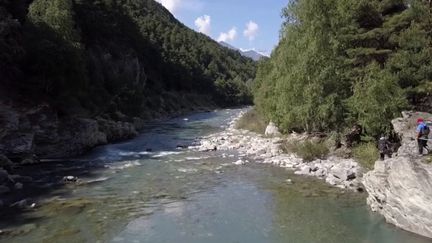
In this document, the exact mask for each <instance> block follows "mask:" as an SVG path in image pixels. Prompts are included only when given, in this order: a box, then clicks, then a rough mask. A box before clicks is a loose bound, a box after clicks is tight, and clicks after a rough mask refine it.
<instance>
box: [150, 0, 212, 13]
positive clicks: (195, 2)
mask: <svg viewBox="0 0 432 243" xmlns="http://www.w3.org/2000/svg"><path fill="white" fill-rule="evenodd" d="M156 1H157V2H159V3H161V4H162V5H163V6H164V7H165V8H166V9H168V10H169V11H170V12H171V13H172V14H174V15H175V14H176V13H177V12H179V11H180V10H190V11H195V12H198V11H201V10H202V9H203V7H204V3H203V2H201V1H200V0H156Z"/></svg>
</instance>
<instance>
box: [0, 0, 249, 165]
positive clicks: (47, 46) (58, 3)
mask: <svg viewBox="0 0 432 243" xmlns="http://www.w3.org/2000/svg"><path fill="white" fill-rule="evenodd" d="M0 22H1V23H0V24H1V25H2V26H4V28H0V50H1V52H0V67H1V69H0V75H1V77H2V79H1V80H0V95H1V96H0V123H1V124H0V125H2V127H4V128H11V130H8V129H6V130H5V131H2V132H1V133H0V140H1V142H0V154H1V153H5V154H11V153H12V154H15V153H33V152H35V153H36V154H40V155H45V156H50V155H52V154H53V151H54V149H53V146H54V144H55V146H57V145H58V146H57V147H56V150H57V151H56V153H55V156H56V157H58V156H62V155H72V154H77V153H80V152H82V151H83V150H84V149H86V148H90V147H92V146H94V145H96V144H100V143H106V142H109V141H113V140H116V139H122V138H126V137H130V136H131V135H134V134H136V131H135V128H137V129H138V128H139V125H137V124H142V122H137V121H140V120H142V119H147V118H153V117H161V116H166V115H170V114H171V115H172V114H178V113H180V112H185V111H190V110H193V109H199V108H204V107H214V106H216V105H218V106H227V105H238V104H245V103H249V102H251V94H250V91H249V87H248V86H247V85H246V82H247V81H250V80H252V79H253V78H254V75H255V69H256V65H255V63H254V62H253V61H252V60H250V59H248V58H245V57H242V56H241V55H240V54H239V53H237V52H235V51H231V50H227V49H226V48H223V47H221V46H220V45H219V44H218V43H217V42H215V41H213V40H211V39H210V38H208V37H207V36H205V35H202V34H199V33H196V32H195V31H193V30H191V29H189V28H187V27H186V26H184V25H183V24H181V23H180V22H179V21H178V20H176V19H175V18H174V16H173V15H172V14H171V13H169V11H167V10H166V9H165V8H163V7H162V5H160V4H159V3H157V2H155V1H153V0H33V1H32V0H29V1H12V0H0ZM249 83H250V82H249ZM11 114H13V115H11ZM12 116H13V117H15V118H17V117H20V118H19V119H18V118H17V119H18V120H16V119H15V118H14V119H10V118H11V117H12ZM44 117H45V118H44ZM40 119H42V120H43V119H47V120H45V121H43V122H42V120H40ZM83 119H84V120H83ZM20 121H27V122H26V123H22V124H21V123H20ZM41 122H42V123H44V124H49V125H48V127H47V128H46V129H44V128H40V131H37V129H39V128H37V127H38V123H41ZM71 129H76V131H75V135H73V133H70V130H71ZM21 133H23V136H24V135H25V137H26V138H29V139H28V140H26V139H23V142H24V143H26V144H27V145H28V146H25V148H26V149H25V150H24V151H18V152H17V151H16V150H14V146H10V145H11V144H13V143H14V142H16V141H15V140H14V139H16V137H17V136H14V134H21ZM6 138H7V139H6ZM30 138H31V139H30ZM48 138H50V139H48ZM70 139H74V141H75V142H74V143H73V144H72V145H70V146H69V147H72V148H73V149H72V151H69V150H68V149H69V148H68V146H67V145H68V143H69V144H70V143H71V141H70ZM74 144H75V145H76V146H75V145H74ZM63 145H64V146H63ZM64 150H68V151H66V152H65V151H64Z"/></svg>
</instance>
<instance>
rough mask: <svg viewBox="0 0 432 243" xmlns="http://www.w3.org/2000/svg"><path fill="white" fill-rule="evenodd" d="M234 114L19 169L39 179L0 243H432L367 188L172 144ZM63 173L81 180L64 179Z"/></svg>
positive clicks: (4, 223) (162, 125)
mask: <svg viewBox="0 0 432 243" xmlns="http://www.w3.org/2000/svg"><path fill="white" fill-rule="evenodd" d="M239 111H240V110H238V109H233V110H220V111H215V112H207V113H199V114H194V115H189V116H185V117H180V118H176V119H172V120H168V121H165V122H158V123H154V124H149V126H148V127H147V129H146V130H145V131H144V132H143V134H142V135H141V136H139V137H137V138H135V139H133V140H130V141H127V142H124V143H119V144H112V145H107V146H101V147H99V148H96V149H94V150H93V151H91V152H90V153H89V154H87V155H86V156H83V157H80V158H77V159H71V160H70V161H63V162H52V163H47V164H44V165H38V166H34V167H28V168H25V169H23V172H22V173H25V174H28V175H31V176H33V177H34V178H36V179H35V182H34V183H35V185H34V189H32V190H31V192H28V193H29V195H30V196H29V198H30V199H31V200H34V201H35V202H36V206H35V207H34V208H33V209H27V210H24V211H17V212H15V211H11V212H10V213H6V214H2V218H1V219H0V229H3V230H2V231H1V232H3V233H1V234H0V242H150V243H162V242H167V243H170V242H173V243H195V242H204V243H213V242H215V243H216V242H218V243H219V242H221V243H225V242H226V243H240V242H241V243H255V242H256V243H265V242H269V243H285V242H352V243H355V242H362V243H371V242H377V243H386V242H388V243H402V242H403V243H405V242H410V243H411V242H412V243H422V242H430V240H429V239H425V238H422V237H419V236H416V235H414V234H411V233H408V232H405V231H403V230H400V229H398V228H396V227H394V226H392V225H389V224H387V223H386V222H385V220H384V219H383V218H382V217H381V216H380V215H378V214H375V213H372V212H371V211H370V210H369V209H368V207H367V206H366V204H365V197H366V195H365V194H364V193H363V194H361V193H353V192H347V191H342V190H340V189H336V188H332V187H330V186H328V185H326V184H325V183H324V182H322V181H320V180H317V179H313V178H305V177H300V176H296V175H294V174H293V173H292V172H290V171H288V170H285V169H282V168H277V167H272V166H268V165H262V164H258V163H249V164H247V165H244V166H236V165H233V164H232V163H233V162H234V161H236V160H237V158H236V156H237V155H236V153H235V151H233V152H229V153H228V155H229V156H228V157H227V158H222V156H221V155H222V153H223V152H222V151H215V152H195V151H190V150H185V149H178V148H177V147H178V146H179V145H181V146H188V145H191V144H193V143H194V141H195V140H196V138H197V137H200V136H204V135H208V134H210V133H214V132H217V131H220V130H222V129H223V128H224V126H226V125H227V123H228V121H229V120H230V119H232V118H233V117H234V116H235V115H236V114H238V112H239ZM68 175H72V176H78V177H79V178H80V179H81V183H78V184H67V185H64V184H63V183H62V178H63V177H64V176H68ZM287 179H291V180H292V181H293V182H294V183H293V184H288V183H286V180H287ZM30 199H29V200H30Z"/></svg>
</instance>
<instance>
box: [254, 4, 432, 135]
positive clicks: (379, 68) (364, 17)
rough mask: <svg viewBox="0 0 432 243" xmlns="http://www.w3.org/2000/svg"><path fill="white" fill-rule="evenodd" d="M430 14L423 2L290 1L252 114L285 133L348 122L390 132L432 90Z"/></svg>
mask: <svg viewBox="0 0 432 243" xmlns="http://www.w3.org/2000/svg"><path fill="white" fill-rule="evenodd" d="M431 12H432V11H431V9H430V6H429V4H428V3H427V2H426V1H421V0H412V1H402V0H389V1H379V0H373V1H369V0H360V1H358V0H346V1H337V0H320V1H318V0H298V1H291V2H290V3H289V4H288V6H287V7H286V8H285V9H284V10H283V15H284V17H285V23H284V24H283V26H282V30H281V40H280V43H279V45H278V46H277V48H276V49H275V50H274V51H273V53H272V56H271V58H270V60H267V61H265V62H261V63H260V65H259V67H258V71H257V75H256V79H255V86H254V88H253V91H254V100H255V103H256V105H257V110H258V111H259V112H260V113H262V114H263V115H264V116H265V117H266V118H267V119H271V120H273V121H275V122H276V123H277V124H278V125H279V127H280V128H281V129H282V130H283V131H285V132H289V131H299V132H303V131H306V132H322V131H330V130H338V131H340V130H342V128H343V127H346V126H350V125H352V124H353V123H360V124H361V125H362V126H363V127H364V128H365V130H366V132H367V134H368V135H370V136H373V137H377V136H379V134H381V133H385V132H387V131H388V130H389V129H390V124H389V122H388V121H390V120H391V119H392V118H394V117H395V116H397V115H398V113H399V112H400V111H401V110H402V109H404V108H407V107H408V106H409V105H416V101H417V100H420V97H423V96H424V95H429V94H430V92H431V91H432V89H431V87H432V85H431V83H432V82H431V80H432V79H431V78H432V77H431V71H432V69H431V63H430V62H431V60H432V59H431V58H432V49H431V48H432V42H431V40H432V39H431V34H430V31H429V30H428V27H427V26H430V23H431V20H432V13H431Z"/></svg>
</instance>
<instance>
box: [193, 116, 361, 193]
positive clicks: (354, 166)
mask: <svg viewBox="0 0 432 243" xmlns="http://www.w3.org/2000/svg"><path fill="white" fill-rule="evenodd" d="M244 114H245V111H243V112H240V114H239V115H238V116H237V117H236V118H234V119H233V120H232V121H230V123H229V126H228V127H227V128H226V129H225V130H224V131H222V132H219V133H215V134H212V135H209V136H207V137H203V138H202V139H200V140H199V141H198V143H199V145H198V146H195V147H193V148H192V149H196V150H199V151H212V150H221V151H230V150H235V151H238V153H239V157H240V158H241V159H239V160H238V161H237V162H236V164H238V165H242V164H245V163H248V162H249V160H253V161H256V162H258V163H264V164H272V165H275V166H279V167H282V168H287V169H290V170H293V171H294V173H295V174H297V175H305V176H314V177H317V178H320V179H323V180H325V181H326V182H327V183H328V184H330V185H332V186H336V187H339V188H342V189H349V190H355V191H363V186H362V183H361V181H362V175H363V171H364V169H363V168H362V167H361V166H360V165H359V163H357V162H356V161H354V160H353V159H344V158H340V157H336V156H330V157H329V158H327V159H316V160H313V161H311V162H308V161H304V160H303V159H302V158H300V157H298V156H297V155H296V154H287V153H284V152H283V151H282V149H281V143H282V141H283V140H291V141H292V142H299V141H302V140H305V139H306V137H304V136H303V135H300V134H297V135H294V134H293V135H290V136H289V137H288V138H282V137H278V136H273V137H268V136H265V135H262V134H257V133H254V132H250V131H246V130H241V129H237V128H236V123H237V122H238V121H239V119H240V118H241V117H242V116H243V115H244Z"/></svg>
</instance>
